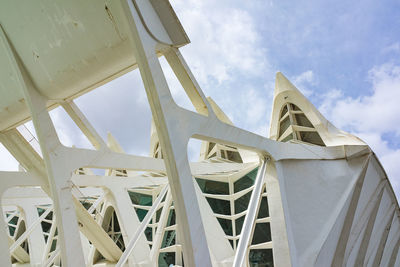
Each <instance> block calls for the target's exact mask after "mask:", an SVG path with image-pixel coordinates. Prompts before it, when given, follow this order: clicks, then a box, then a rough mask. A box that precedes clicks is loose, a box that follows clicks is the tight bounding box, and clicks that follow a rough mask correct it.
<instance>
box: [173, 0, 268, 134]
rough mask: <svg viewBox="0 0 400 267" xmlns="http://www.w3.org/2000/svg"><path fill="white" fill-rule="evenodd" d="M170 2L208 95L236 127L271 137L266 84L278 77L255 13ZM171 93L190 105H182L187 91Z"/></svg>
mask: <svg viewBox="0 0 400 267" xmlns="http://www.w3.org/2000/svg"><path fill="white" fill-rule="evenodd" d="M171 4H172V5H173V7H174V9H175V11H176V12H177V15H178V17H179V19H180V20H181V22H182V25H183V27H184V28H185V31H186V32H187V34H188V36H189V38H190V39H191V43H190V44H189V45H187V46H185V47H182V48H181V51H182V54H183V55H184V56H185V58H186V60H187V63H188V65H189V66H190V67H191V70H192V72H193V73H194V76H195V77H196V79H197V80H198V82H199V84H200V86H201V87H202V89H203V91H204V92H205V94H206V95H207V96H211V97H212V98H213V99H214V101H215V102H216V103H217V104H218V105H219V106H220V107H221V108H222V110H223V111H224V112H225V113H226V114H227V115H228V117H230V119H231V120H232V121H233V123H234V124H235V125H237V126H239V127H241V128H245V129H247V130H251V131H256V132H258V133H260V134H263V135H264V134H266V129H267V122H268V120H269V112H270V111H269V109H270V104H271V101H272V91H273V89H272V88H273V86H269V87H266V86H263V84H270V81H271V80H272V79H273V77H274V75H273V72H272V71H271V68H270V64H269V62H268V60H267V58H266V46H265V44H264V43H263V38H262V36H261V33H260V29H258V28H257V22H256V18H255V17H254V15H253V14H252V13H251V12H250V11H249V10H246V9H245V8H243V5H242V4H241V3H240V2H239V1H218V2H215V1H211V0H206V1H195V0H189V1H182V0H173V1H171ZM167 79H168V77H167ZM260 85H262V86H260ZM171 89H172V88H171ZM171 91H172V94H173V96H174V98H175V100H176V101H177V102H181V105H182V106H184V107H188V105H185V104H184V103H183V102H182V101H181V100H182V99H183V97H182V96H181V95H180V94H182V93H180V94H177V93H176V92H174V89H172V90H171ZM181 92H183V90H181ZM227 96H229V97H227ZM178 104H179V103H178ZM260 125H262V126H260Z"/></svg>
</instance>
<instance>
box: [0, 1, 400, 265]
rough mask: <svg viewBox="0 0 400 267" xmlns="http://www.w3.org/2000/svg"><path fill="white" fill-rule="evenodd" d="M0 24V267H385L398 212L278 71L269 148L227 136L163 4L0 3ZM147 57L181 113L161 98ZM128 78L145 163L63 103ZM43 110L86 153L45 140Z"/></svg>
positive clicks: (359, 148)
mask: <svg viewBox="0 0 400 267" xmlns="http://www.w3.org/2000/svg"><path fill="white" fill-rule="evenodd" d="M0 23H1V28H0V142H1V144H2V145H3V146H4V147H5V148H6V149H7V150H8V151H9V152H10V153H11V154H12V155H13V157H14V158H15V159H16V160H17V161H18V162H19V163H20V170H19V171H14V172H10V171H8V172H6V171H1V172H0V191H1V205H2V208H3V214H4V217H3V220H0V266H11V265H13V266H71V267H76V266H143V267H144V266H163V267H164V266H171V265H172V266H189V267H191V266H201V267H203V266H235V267H240V266H307V267H308V266H400V256H399V246H400V221H399V215H400V214H399V205H398V202H397V200H396V197H395V194H394V192H393V189H392V187H391V185H390V182H389V180H388V177H387V175H386V173H385V170H384V169H383V168H382V165H381V164H380V162H379V160H378V158H377V157H376V155H375V154H374V152H373V151H372V150H371V149H370V148H369V146H368V145H367V144H365V143H364V142H363V141H362V140H360V139H359V138H357V137H355V136H353V135H351V134H349V133H346V132H343V131H341V130H339V129H337V128H336V127H335V126H334V125H332V124H331V123H330V122H329V121H327V120H326V119H325V118H324V117H323V116H322V115H321V113H320V112H318V110H317V109H316V108H315V107H314V106H313V105H312V104H311V103H310V102H309V101H308V100H307V99H306V98H305V97H304V96H303V95H302V94H301V93H300V92H299V91H298V90H297V89H296V87H295V86H294V85H293V84H291V83H290V81H289V80H288V79H287V78H285V76H284V75H283V74H281V73H277V75H276V85H275V92H274V100H273V105H272V107H273V110H272V118H271V120H270V121H271V125H270V136H269V138H267V137H263V136H260V135H257V134H254V133H251V132H249V131H246V130H243V129H240V128H238V127H236V126H235V125H233V124H232V122H231V121H230V120H229V118H228V117H227V116H226V115H225V113H224V112H223V111H222V110H221V109H220V108H219V107H218V105H217V104H216V103H215V102H214V101H213V100H212V99H211V98H206V96H205V95H204V93H203V92H202V90H201V88H200V87H199V85H198V83H197V82H196V80H195V77H194V76H193V74H192V73H191V71H190V69H189V67H188V65H187V64H186V62H185V60H184V58H183V57H182V55H181V54H180V52H179V48H180V47H182V46H184V45H187V44H188V43H189V39H188V37H187V36H186V34H185V31H184V29H183V28H182V26H181V24H180V22H179V20H178V18H177V16H176V15H175V13H174V10H173V9H172V7H171V6H170V4H169V2H168V1H167V0H120V1H111V0H105V1H98V0H96V1H78V0H69V1H48V0H37V1H22V2H21V1H15V0H2V1H1V2H0ZM232 45H235V44H232ZM160 57H165V59H166V60H167V62H168V64H169V65H170V67H171V68H172V70H173V72H174V74H175V76H176V77H177V79H178V80H179V82H180V83H181V85H182V87H183V88H184V90H185V92H186V94H187V96H188V97H189V99H190V101H191V102H192V104H193V106H194V107H195V111H189V110H186V109H184V108H182V107H180V106H178V105H177V104H176V103H175V102H174V100H173V98H172V96H171V92H170V90H169V87H168V84H167V82H166V79H165V76H164V73H163V71H162V68H161V65H160V62H159V58H160ZM134 69H139V71H140V74H141V78H142V80H143V84H144V87H145V90H146V94H147V100H148V102H149V105H150V108H151V112H152V116H153V122H152V128H151V133H149V134H151V144H150V154H149V156H139V155H130V154H127V153H125V152H124V151H123V149H122V148H121V146H120V145H119V144H118V141H117V140H116V139H115V138H114V137H113V136H112V135H111V134H110V135H109V136H108V140H103V139H102V137H101V136H100V135H99V134H98V132H97V131H96V129H95V128H94V127H93V126H92V124H91V123H90V122H89V120H88V119H87V118H86V117H85V116H84V114H83V113H82V112H81V110H80V109H79V108H78V106H77V105H76V104H75V103H74V100H75V99H76V98H78V97H79V96H81V95H83V94H86V93H87V92H89V91H91V90H96V88H98V87H99V86H100V85H103V84H105V83H107V82H109V81H111V80H113V79H115V78H117V77H119V76H121V75H123V74H125V73H127V72H129V71H132V70H134ZM132 90H134V89H133V88H132ZM228 97H238V96H235V92H234V91H232V93H231V95H230V96H228ZM249 104H251V103H249ZM265 104H266V105H267V104H268V103H265ZM59 106H61V107H62V108H63V109H64V110H65V111H66V113H67V114H68V115H69V116H70V118H71V119H72V121H73V122H74V123H75V124H76V126H77V127H79V129H80V130H81V131H82V133H83V134H84V135H86V137H87V138H88V140H89V141H90V142H91V144H92V145H93V149H82V148H76V147H67V146H64V145H63V144H62V143H61V142H60V140H59V138H58V135H57V132H56V129H55V127H54V124H53V122H52V120H51V118H50V116H49V111H50V110H52V109H54V108H56V107H59ZM99 112H102V113H104V116H107V115H108V114H109V113H110V112H112V111H110V110H102V109H101V107H99ZM30 120H32V122H33V125H34V129H35V133H31V132H29V131H28V130H27V128H26V127H25V126H24V124H25V123H26V122H27V121H30ZM118 123H119V122H116V124H118ZM121 123H122V122H121ZM124 123H130V122H124ZM149 123H150V122H149ZM121 127H122V126H121ZM110 130H111V131H112V129H110ZM138 130H140V129H138ZM132 138H134V137H132ZM191 139H199V140H201V141H202V145H201V151H200V153H199V154H200V155H199V159H198V161H196V162H189V160H188V148H187V147H188V143H189V141H190V140H191ZM99 169H101V170H104V172H103V174H99V173H98V172H97V171H95V170H99Z"/></svg>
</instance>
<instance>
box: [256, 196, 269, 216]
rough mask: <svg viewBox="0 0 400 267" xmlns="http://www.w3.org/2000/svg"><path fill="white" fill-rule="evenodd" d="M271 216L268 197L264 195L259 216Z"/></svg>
mask: <svg viewBox="0 0 400 267" xmlns="http://www.w3.org/2000/svg"><path fill="white" fill-rule="evenodd" d="M266 217H269V210H268V199H267V198H266V197H263V198H262V199H261V204H260V209H259V210H258V216H257V218H266Z"/></svg>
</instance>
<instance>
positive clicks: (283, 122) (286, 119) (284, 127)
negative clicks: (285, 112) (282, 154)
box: [279, 116, 290, 136]
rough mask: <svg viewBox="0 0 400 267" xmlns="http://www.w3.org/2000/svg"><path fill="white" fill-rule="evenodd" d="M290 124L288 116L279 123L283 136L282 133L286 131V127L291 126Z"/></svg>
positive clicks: (280, 134) (280, 132)
mask: <svg viewBox="0 0 400 267" xmlns="http://www.w3.org/2000/svg"><path fill="white" fill-rule="evenodd" d="M289 126H290V118H289V116H288V117H286V118H285V119H284V120H283V121H282V122H281V123H280V124H279V136H282V134H283V133H284V132H285V131H286V129H287V128H289Z"/></svg>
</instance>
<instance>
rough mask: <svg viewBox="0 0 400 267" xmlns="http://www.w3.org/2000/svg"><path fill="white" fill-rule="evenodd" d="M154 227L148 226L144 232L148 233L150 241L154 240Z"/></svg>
mask: <svg viewBox="0 0 400 267" xmlns="http://www.w3.org/2000/svg"><path fill="white" fill-rule="evenodd" d="M152 232H153V228H151V227H146V229H145V230H144V234H145V235H146V238H147V240H148V241H153V233H152Z"/></svg>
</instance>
